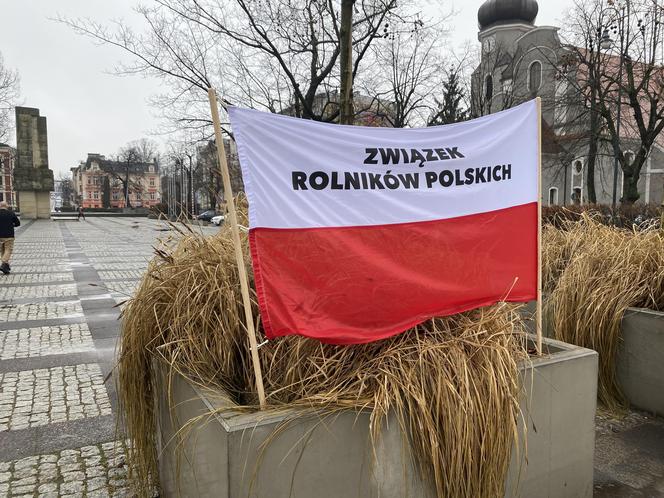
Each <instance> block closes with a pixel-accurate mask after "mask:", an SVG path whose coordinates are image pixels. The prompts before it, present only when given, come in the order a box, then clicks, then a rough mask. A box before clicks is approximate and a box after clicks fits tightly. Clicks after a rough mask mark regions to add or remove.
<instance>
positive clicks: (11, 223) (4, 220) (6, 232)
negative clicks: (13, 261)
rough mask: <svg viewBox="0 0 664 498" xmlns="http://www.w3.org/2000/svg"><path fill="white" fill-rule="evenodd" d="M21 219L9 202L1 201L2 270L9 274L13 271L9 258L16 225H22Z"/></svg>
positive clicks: (0, 241)
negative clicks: (11, 208) (12, 209)
mask: <svg viewBox="0 0 664 498" xmlns="http://www.w3.org/2000/svg"><path fill="white" fill-rule="evenodd" d="M20 225H21V221H20V220H19V219H18V216H16V214H14V212H13V211H10V209H9V204H7V203H6V202H5V201H1V202H0V260H1V261H2V263H1V264H0V271H1V272H2V273H4V274H5V275H8V274H9V272H10V271H11V267H10V266H9V258H11V257H12V251H13V250H14V227H17V226H20Z"/></svg>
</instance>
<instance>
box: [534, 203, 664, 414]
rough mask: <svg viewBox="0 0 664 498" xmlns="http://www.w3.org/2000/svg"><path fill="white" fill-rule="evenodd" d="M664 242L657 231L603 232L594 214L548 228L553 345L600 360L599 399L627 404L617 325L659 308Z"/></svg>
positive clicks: (663, 291) (663, 301)
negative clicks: (638, 311)
mask: <svg viewBox="0 0 664 498" xmlns="http://www.w3.org/2000/svg"><path fill="white" fill-rule="evenodd" d="M663 242H664V239H663V237H662V232H661V231H659V230H656V229H649V230H625V229H618V228H615V227H611V226H606V225H604V224H602V223H600V222H599V221H597V220H596V219H594V218H593V216H592V215H588V214H583V215H581V217H580V219H579V220H578V221H564V222H562V223H561V224H560V227H559V228H554V227H551V226H549V227H547V228H546V229H545V231H544V243H543V265H544V269H543V278H544V293H545V294H548V297H547V298H546V299H545V314H546V320H545V322H548V323H549V324H550V328H551V329H552V330H553V333H554V336H555V338H556V339H559V340H562V341H565V342H568V343H572V344H577V345H579V346H583V347H587V348H590V349H594V350H595V351H597V352H598V353H599V387H598V390H599V393H598V395H599V399H600V401H601V402H602V403H604V404H605V405H607V406H608V407H609V408H612V409H618V408H620V407H622V406H624V404H625V400H624V397H623V395H622V393H621V391H620V388H619V386H618V384H617V382H616V372H615V359H616V353H617V351H618V346H619V341H620V324H621V320H622V317H623V314H624V313H625V311H626V310H627V308H629V307H642V308H650V309H654V310H662V309H664V245H663Z"/></svg>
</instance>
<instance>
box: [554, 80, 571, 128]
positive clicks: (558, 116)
mask: <svg viewBox="0 0 664 498" xmlns="http://www.w3.org/2000/svg"><path fill="white" fill-rule="evenodd" d="M568 88H569V83H568V82H567V81H559V82H558V84H557V85H556V107H555V111H554V114H553V121H554V124H556V125H564V124H565V123H566V122H567V109H568V107H569V102H567V101H566V100H567V99H566V98H565V97H566V96H567V89H568Z"/></svg>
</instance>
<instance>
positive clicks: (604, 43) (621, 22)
mask: <svg viewBox="0 0 664 498" xmlns="http://www.w3.org/2000/svg"><path fill="white" fill-rule="evenodd" d="M625 8H626V9H627V27H628V29H629V0H627V1H626V2H625V5H622V6H621V7H620V9H617V8H616V7H613V6H609V7H606V8H604V9H603V10H602V11H601V12H600V30H601V29H602V26H601V25H602V24H603V23H602V21H601V19H602V18H603V16H604V13H605V12H606V11H607V10H612V11H613V12H614V13H615V14H616V15H617V17H618V32H619V35H620V59H619V63H618V109H617V111H616V139H617V141H618V150H619V151H620V117H621V116H620V115H621V110H622V82H623V81H622V80H623V74H622V71H623V62H624V57H625V49H626V45H627V43H628V40H626V39H625ZM599 45H600V47H601V48H603V49H604V50H609V49H610V48H611V47H613V45H614V41H613V40H612V39H611V36H610V35H609V30H608V28H606V27H605V28H604V31H603V32H602V37H601V39H600V41H599ZM619 166H620V158H619V154H616V153H615V152H614V154H613V195H612V198H611V211H612V213H613V215H614V216H615V214H616V204H617V197H618V169H619Z"/></svg>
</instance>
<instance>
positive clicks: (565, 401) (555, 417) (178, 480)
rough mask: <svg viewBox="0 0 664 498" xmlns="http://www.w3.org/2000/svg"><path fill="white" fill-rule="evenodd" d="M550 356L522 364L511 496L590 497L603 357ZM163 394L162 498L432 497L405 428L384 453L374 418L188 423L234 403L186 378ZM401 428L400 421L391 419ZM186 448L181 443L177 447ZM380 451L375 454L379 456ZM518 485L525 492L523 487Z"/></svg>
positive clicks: (241, 416) (554, 350) (271, 417)
mask: <svg viewBox="0 0 664 498" xmlns="http://www.w3.org/2000/svg"><path fill="white" fill-rule="evenodd" d="M545 344H546V346H547V349H548V352H549V354H547V355H546V356H544V357H542V358H537V359H535V360H534V361H533V362H532V365H528V366H524V368H523V370H522V372H523V375H524V386H525V388H524V392H525V393H527V394H528V396H524V401H523V404H522V407H523V408H525V407H526V406H528V408H527V410H528V412H527V413H528V433H527V445H528V455H527V457H528V462H527V463H526V462H525V461H524V452H523V449H522V448H520V451H519V457H518V458H517V456H516V452H513V456H512V462H511V465H510V471H509V476H508V479H507V483H506V496H516V495H517V494H518V495H519V496H522V497H530V496H532V497H547V496H549V497H564V496H570V497H572V496H573V497H591V496H592V490H593V451H594V441H595V431H594V417H595V399H596V389H597V384H596V379H597V353H595V352H594V351H590V350H588V349H583V348H579V347H576V346H571V345H568V344H564V343H561V342H557V341H553V340H546V342H545ZM162 387H163V388H162V389H158V393H159V398H158V400H157V401H158V403H159V410H158V425H159V429H158V430H159V441H160V452H159V458H160V461H159V464H160V479H161V484H162V487H163V496H186V497H203V496H210V497H220V498H244V497H252V498H262V497H265V498H268V497H269V498H275V497H279V498H282V497H284V498H286V497H300V498H311V497H315V498H340V497H343V498H351V497H357V498H373V497H376V498H377V497H380V498H404V497H417V498H421V497H432V496H433V493H432V492H431V491H430V490H428V489H425V487H424V486H425V485H424V484H423V482H422V481H421V480H420V479H419V478H418V476H417V473H416V472H415V471H414V466H413V462H412V458H411V456H410V453H409V450H408V446H407V442H406V440H405V438H404V436H403V434H402V433H401V431H400V430H399V427H398V424H396V423H389V429H385V430H384V431H383V435H382V437H381V439H380V441H379V442H378V444H377V446H376V448H372V446H371V442H370V440H369V427H368V425H369V424H368V421H369V415H368V413H366V412H359V413H358V412H354V411H345V412H341V413H338V414H335V415H333V416H320V415H315V414H304V413H302V412H296V411H292V410H285V411H282V412H278V413H276V412H268V413H266V414H261V413H251V414H249V413H240V412H238V411H235V412H233V411H228V412H224V413H223V414H219V415H214V416H207V417H204V418H202V419H200V420H199V421H197V422H196V423H195V424H193V429H192V430H190V431H187V432H182V433H180V434H179V436H178V437H174V434H175V433H176V432H177V430H178V429H180V428H181V427H182V426H183V425H184V424H185V423H186V422H187V421H189V420H191V419H192V418H194V417H197V416H201V415H205V414H207V413H209V412H210V410H213V409H217V408H230V409H231V410H232V408H233V406H234V405H233V404H232V402H231V401H230V400H229V399H228V398H226V397H224V396H223V394H222V393H219V392H216V393H212V392H203V391H202V390H200V389H198V388H196V387H194V386H192V385H191V384H190V383H188V382H187V381H185V380H184V379H183V378H181V377H173V378H172V379H171V380H170V392H171V402H172V403H173V406H174V407H175V408H174V409H173V410H169V408H168V404H167V396H168V395H167V392H168V389H166V384H164V386H162ZM391 422H393V421H391ZM178 443H182V447H181V448H179V449H177V450H176V449H175V447H176V445H177V444H178ZM373 451H375V458H374V456H373V455H374V453H372V452H373ZM517 480H518V490H517V489H516V488H517Z"/></svg>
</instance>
